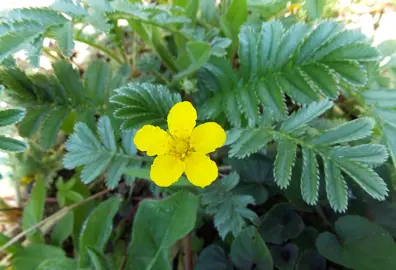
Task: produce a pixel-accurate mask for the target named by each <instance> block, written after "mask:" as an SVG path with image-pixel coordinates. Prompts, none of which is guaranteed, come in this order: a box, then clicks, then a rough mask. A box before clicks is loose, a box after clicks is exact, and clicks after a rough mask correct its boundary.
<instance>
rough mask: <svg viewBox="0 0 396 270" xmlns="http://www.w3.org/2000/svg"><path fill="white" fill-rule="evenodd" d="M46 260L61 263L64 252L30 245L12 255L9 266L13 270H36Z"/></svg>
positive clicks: (56, 248) (50, 247)
mask: <svg viewBox="0 0 396 270" xmlns="http://www.w3.org/2000/svg"><path fill="white" fill-rule="evenodd" d="M46 259H52V260H54V259H55V260H58V261H62V260H65V259H66V257H65V253H64V251H63V250H62V249H60V248H58V247H53V246H50V245H44V244H30V245H29V246H27V247H25V248H23V249H21V250H20V251H18V252H17V253H15V254H14V256H13V257H12V260H11V266H12V269H15V270H37V268H38V266H39V265H40V264H41V263H43V261H44V260H46ZM44 269H45V268H44ZM51 269H56V268H51Z"/></svg>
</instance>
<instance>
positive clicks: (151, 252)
mask: <svg viewBox="0 0 396 270" xmlns="http://www.w3.org/2000/svg"><path fill="white" fill-rule="evenodd" d="M197 210H198V197H197V196H195V195H193V194H191V193H187V192H179V193H176V194H174V195H173V196H171V197H168V198H166V199H164V200H159V201H158V200H144V201H142V202H141V203H140V205H139V208H138V211H137V214H136V216H135V222H134V224H133V229H132V240H131V244H130V246H129V248H128V259H127V262H126V267H125V269H127V270H132V269H147V270H149V269H152V270H154V269H164V270H170V269H172V268H171V264H170V261H169V257H168V252H169V249H170V248H171V247H172V246H173V245H174V244H175V242H176V241H178V240H179V239H181V238H183V237H184V236H185V235H187V234H188V233H190V231H191V230H193V228H194V225H195V221H196V214H197ZM147 224H152V225H151V226H147ZM141 243H146V244H147V245H146V247H145V248H144V249H142V248H141Z"/></svg>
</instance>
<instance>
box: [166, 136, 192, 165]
mask: <svg viewBox="0 0 396 270" xmlns="http://www.w3.org/2000/svg"><path fill="white" fill-rule="evenodd" d="M191 150H192V149H191V147H190V143H189V141H188V140H185V139H179V138H173V140H172V147H171V151H170V154H171V155H173V156H177V157H178V158H179V159H181V160H184V158H185V157H186V156H187V154H188V153H189V152H191Z"/></svg>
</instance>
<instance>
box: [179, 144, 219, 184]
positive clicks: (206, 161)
mask: <svg viewBox="0 0 396 270" xmlns="http://www.w3.org/2000/svg"><path fill="white" fill-rule="evenodd" d="M185 163H186V168H185V172H186V175H187V178H188V180H189V181H190V182H191V183H192V184H193V185H196V186H199V187H202V188H203V187H206V186H208V185H210V184H211V183H212V182H213V181H214V180H216V178H217V176H218V170H217V165H216V163H215V162H214V161H212V160H210V158H209V157H208V156H207V155H205V154H202V153H197V152H193V153H191V154H189V155H188V156H187V157H186V159H185Z"/></svg>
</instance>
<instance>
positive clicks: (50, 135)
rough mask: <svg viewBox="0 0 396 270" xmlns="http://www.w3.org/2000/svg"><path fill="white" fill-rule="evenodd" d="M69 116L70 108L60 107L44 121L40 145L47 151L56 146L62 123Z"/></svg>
mask: <svg viewBox="0 0 396 270" xmlns="http://www.w3.org/2000/svg"><path fill="white" fill-rule="evenodd" d="M69 114H70V110H69V109H68V108H66V107H59V108H55V109H54V110H52V111H51V112H50V113H49V114H48V116H47V118H45V119H44V121H43V124H42V128H41V132H40V133H41V134H40V135H41V136H40V144H41V145H42V146H43V147H44V148H45V149H50V148H51V147H52V146H53V145H54V144H55V142H56V137H57V135H58V132H59V130H60V128H61V126H62V123H63V121H64V120H65V119H66V117H67V116H68V115H69Z"/></svg>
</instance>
